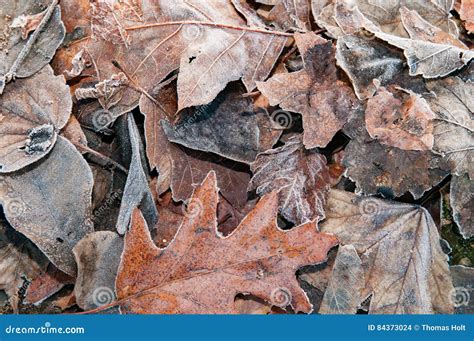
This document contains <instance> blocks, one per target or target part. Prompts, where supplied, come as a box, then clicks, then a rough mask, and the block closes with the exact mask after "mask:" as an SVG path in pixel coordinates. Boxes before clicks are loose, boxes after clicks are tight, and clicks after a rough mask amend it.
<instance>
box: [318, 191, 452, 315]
mask: <svg viewBox="0 0 474 341" xmlns="http://www.w3.org/2000/svg"><path fill="white" fill-rule="evenodd" d="M321 230H322V231H324V232H328V233H334V234H336V236H337V237H338V239H339V240H340V241H341V242H342V243H343V244H347V245H348V244H352V245H354V247H355V248H356V250H357V252H358V253H359V255H360V257H361V259H362V264H363V267H364V272H365V278H366V286H365V287H366V288H365V295H366V296H369V295H372V299H371V303H370V310H369V312H370V313H372V314H430V313H433V312H434V311H438V312H443V313H452V311H453V306H452V305H450V304H449V300H448V298H449V295H450V291H451V290H452V288H453V286H452V282H451V281H450V274H449V267H448V262H447V260H448V257H447V256H446V255H445V254H444V253H443V251H442V249H441V246H440V237H439V234H438V230H437V228H436V226H435V224H434V222H433V220H432V219H431V216H430V215H429V213H428V212H427V211H425V210H424V209H423V208H420V207H417V206H413V205H408V204H401V203H395V202H391V201H383V200H379V199H375V198H370V197H358V196H356V195H354V194H352V193H349V192H343V191H331V193H330V196H329V200H328V208H327V210H326V220H325V222H324V224H323V225H322V226H321ZM431 276H437V279H439V278H442V279H443V281H441V282H432V279H431ZM433 283H436V284H438V285H433ZM441 285H442V287H441ZM441 289H443V290H441ZM437 296H443V298H444V300H440V299H439V297H437ZM439 302H443V303H444V305H441V306H440V305H439Z"/></svg>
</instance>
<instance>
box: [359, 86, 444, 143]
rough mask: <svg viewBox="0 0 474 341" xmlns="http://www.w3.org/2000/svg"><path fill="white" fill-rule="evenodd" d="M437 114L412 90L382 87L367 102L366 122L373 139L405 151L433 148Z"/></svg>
mask: <svg viewBox="0 0 474 341" xmlns="http://www.w3.org/2000/svg"><path fill="white" fill-rule="evenodd" d="M434 118H435V114H434V113H433V112H432V111H431V109H430V106H429V105H428V103H427V102H426V100H425V99H424V98H422V97H421V96H420V95H417V94H415V93H413V92H411V91H407V90H404V89H393V90H392V91H388V90H387V89H385V88H383V87H382V88H380V89H379V90H378V91H377V94H376V95H375V96H374V97H372V98H370V99H369V100H368V101H367V110H366V112H365V123H366V126H367V131H368V132H369V134H370V136H371V137H372V138H373V139H376V140H378V141H379V142H381V143H383V144H386V145H388V146H392V147H397V148H400V149H404V150H431V149H433V140H434V138H433V119H434Z"/></svg>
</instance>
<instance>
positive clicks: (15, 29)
mask: <svg viewBox="0 0 474 341" xmlns="http://www.w3.org/2000/svg"><path fill="white" fill-rule="evenodd" d="M57 3H58V1H56V0H54V1H50V0H38V1H29V0H4V1H2V8H1V11H0V94H2V92H3V90H4V87H5V84H6V83H8V82H9V81H11V80H12V79H14V78H15V77H19V78H26V77H30V76H32V75H33V74H34V73H36V72H38V71H39V70H41V69H42V68H43V67H44V66H45V65H46V64H48V63H49V62H50V61H51V59H52V58H53V56H54V53H55V52H56V49H57V48H58V46H59V45H60V44H61V42H62V41H63V39H64V33H65V30H64V25H63V23H62V22H61V12H60V9H59V6H56V5H57ZM45 9H46V12H45V13H44V15H43V16H42V18H41V21H40V23H39V24H38V25H37V26H36V28H35V29H34V30H33V31H34V32H33V33H32V34H31V35H30V36H29V37H26V38H27V39H24V38H25V28H24V27H23V25H19V21H20V20H21V18H27V17H31V16H34V15H35V14H39V13H41V12H43V11H44V10H45ZM25 20H27V19H25ZM26 35H27V32H26Z"/></svg>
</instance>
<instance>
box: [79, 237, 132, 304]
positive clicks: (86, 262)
mask: <svg viewBox="0 0 474 341" xmlns="http://www.w3.org/2000/svg"><path fill="white" fill-rule="evenodd" d="M122 250H123V239H122V237H120V236H119V235H118V234H117V233H115V232H111V231H98V232H94V233H91V234H88V235H87V236H86V237H84V238H83V239H82V240H81V241H79V243H77V245H76V246H75V247H74V249H73V252H74V256H75V258H76V261H77V267H78V270H77V279H76V284H75V286H74V294H75V296H76V301H77V304H78V305H79V307H81V308H82V309H85V310H88V309H93V308H97V307H100V306H102V305H105V304H108V303H111V302H112V301H113V300H114V299H115V278H116V276H117V270H118V267H119V264H120V255H121V254H122Z"/></svg>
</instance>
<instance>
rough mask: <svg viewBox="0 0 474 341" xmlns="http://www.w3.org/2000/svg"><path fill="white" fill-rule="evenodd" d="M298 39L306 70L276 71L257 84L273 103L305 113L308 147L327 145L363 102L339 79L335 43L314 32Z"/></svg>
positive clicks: (305, 142)
mask: <svg viewBox="0 0 474 341" xmlns="http://www.w3.org/2000/svg"><path fill="white" fill-rule="evenodd" d="M295 39H296V43H297V44H298V48H299V50H300V53H301V55H302V56H303V61H304V67H305V68H304V70H301V71H297V72H293V73H280V74H276V75H275V76H273V77H272V78H270V79H269V80H268V81H267V82H264V83H257V86H258V89H259V90H260V91H261V92H262V93H263V95H265V96H266V97H268V99H269V100H270V104H271V105H280V107H281V108H282V109H284V110H288V111H294V112H298V113H301V114H302V115H303V128H304V135H303V143H304V145H305V147H306V148H308V149H311V148H315V147H326V145H327V144H328V143H329V142H330V141H331V140H332V138H333V137H334V135H335V134H336V132H337V131H338V130H340V129H341V128H342V126H343V125H344V124H345V123H346V121H347V120H348V118H349V117H350V115H351V113H352V112H354V111H355V110H357V107H358V104H359V103H358V101H357V98H356V97H355V96H354V94H353V92H352V89H351V88H350V87H349V86H348V85H346V84H345V83H344V82H342V81H340V80H338V75H337V68H336V61H335V55H334V48H333V45H332V43H331V42H329V41H327V40H325V39H323V38H321V37H319V36H317V35H316V34H314V33H307V34H304V35H296V36H295Z"/></svg>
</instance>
